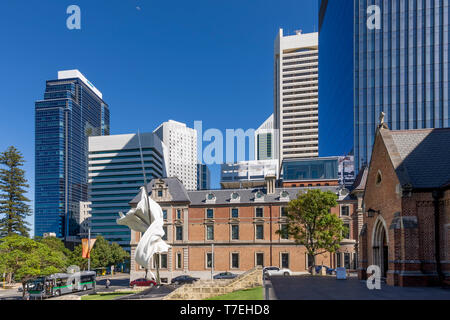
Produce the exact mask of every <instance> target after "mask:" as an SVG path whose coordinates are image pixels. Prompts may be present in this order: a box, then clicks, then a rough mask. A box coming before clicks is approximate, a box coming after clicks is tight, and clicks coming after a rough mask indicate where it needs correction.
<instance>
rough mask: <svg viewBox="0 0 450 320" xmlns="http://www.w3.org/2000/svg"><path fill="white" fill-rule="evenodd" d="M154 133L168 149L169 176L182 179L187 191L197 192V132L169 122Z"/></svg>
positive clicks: (180, 124)
mask: <svg viewBox="0 0 450 320" xmlns="http://www.w3.org/2000/svg"><path fill="white" fill-rule="evenodd" d="M154 133H155V134H156V135H157V136H158V137H159V138H160V139H161V141H162V142H163V143H164V144H165V145H166V147H167V154H165V155H164V157H165V160H166V165H167V167H166V169H167V176H168V177H177V178H178V179H180V181H181V182H182V183H183V185H184V186H185V188H186V189H187V190H197V131H196V130H194V129H191V128H188V127H187V126H186V124H184V123H181V122H177V121H173V120H169V121H168V122H164V123H163V124H161V125H160V126H159V127H158V128H156V129H155V131H154Z"/></svg>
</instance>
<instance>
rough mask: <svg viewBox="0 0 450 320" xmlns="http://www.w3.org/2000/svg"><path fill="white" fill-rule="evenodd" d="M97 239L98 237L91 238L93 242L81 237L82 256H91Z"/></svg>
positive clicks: (85, 257)
mask: <svg viewBox="0 0 450 320" xmlns="http://www.w3.org/2000/svg"><path fill="white" fill-rule="evenodd" d="M95 240H97V239H91V243H89V239H81V244H82V250H81V251H82V257H83V258H84V259H87V258H90V257H91V250H92V248H93V247H94V243H95Z"/></svg>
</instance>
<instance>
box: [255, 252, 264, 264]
mask: <svg viewBox="0 0 450 320" xmlns="http://www.w3.org/2000/svg"><path fill="white" fill-rule="evenodd" d="M256 266H257V267H264V253H256Z"/></svg>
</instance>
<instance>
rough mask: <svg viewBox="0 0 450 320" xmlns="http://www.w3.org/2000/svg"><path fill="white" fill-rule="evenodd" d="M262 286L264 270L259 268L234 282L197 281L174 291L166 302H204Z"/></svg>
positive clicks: (244, 274) (233, 280) (165, 298)
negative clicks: (204, 300)
mask: <svg viewBox="0 0 450 320" xmlns="http://www.w3.org/2000/svg"><path fill="white" fill-rule="evenodd" d="M262 285H263V277H262V268H261V267H257V268H254V269H252V270H249V271H247V272H245V273H243V274H241V275H240V276H239V277H237V278H235V279H232V280H215V281H210V280H209V281H197V282H196V283H193V284H187V285H184V286H182V287H180V288H178V289H177V290H175V291H172V292H171V293H170V294H169V295H167V296H166V297H164V300H203V299H208V298H212V297H216V296H221V295H224V294H228V293H231V292H235V291H239V290H244V289H251V288H255V287H261V286H262Z"/></svg>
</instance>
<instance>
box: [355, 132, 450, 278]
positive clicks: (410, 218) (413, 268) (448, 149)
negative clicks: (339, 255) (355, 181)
mask: <svg viewBox="0 0 450 320" xmlns="http://www.w3.org/2000/svg"><path fill="white" fill-rule="evenodd" d="M366 174H367V177H366V178H365V179H366V184H365V192H364V217H363V226H362V230H361V233H360V238H359V277H360V279H366V277H367V275H366V272H365V270H367V267H368V266H370V265H378V266H379V267H380V268H381V271H382V275H383V276H384V277H385V278H386V282H387V284H389V285H394V286H429V285H438V284H442V283H444V282H445V281H448V279H449V277H450V129H426V130H407V131H391V130H389V128H388V127H387V126H386V124H382V125H380V127H379V128H378V131H377V134H376V138H375V144H374V147H373V152H372V159H371V162H370V166H369V168H368V170H367V171H366ZM446 279H447V280H446Z"/></svg>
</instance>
